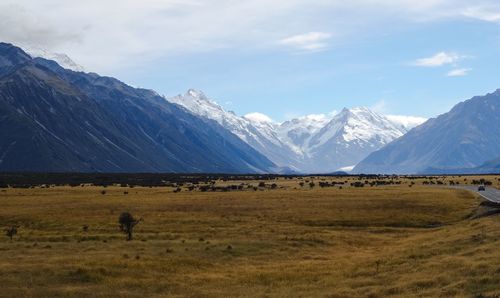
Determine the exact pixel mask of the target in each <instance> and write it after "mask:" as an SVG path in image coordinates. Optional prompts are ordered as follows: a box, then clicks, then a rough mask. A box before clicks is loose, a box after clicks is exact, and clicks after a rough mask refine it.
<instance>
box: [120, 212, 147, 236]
mask: <svg viewBox="0 0 500 298" xmlns="http://www.w3.org/2000/svg"><path fill="white" fill-rule="evenodd" d="M141 221H142V218H139V219H135V218H134V217H133V216H132V214H130V213H129V212H123V213H122V214H120V217H119V218H118V223H119V224H120V230H121V231H122V232H123V233H125V234H127V241H130V240H132V233H133V230H134V227H135V226H136V225H137V224H138V223H139V222H141Z"/></svg>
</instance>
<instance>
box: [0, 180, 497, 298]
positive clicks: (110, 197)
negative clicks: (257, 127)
mask: <svg viewBox="0 0 500 298" xmlns="http://www.w3.org/2000/svg"><path fill="white" fill-rule="evenodd" d="M481 179H484V180H483V181H486V182H487V184H488V186H487V187H496V188H499V187H500V178H499V177H498V176H460V177H458V176H447V177H440V176H436V177H431V176H429V177H413V178H412V177H397V176H393V177H382V176H380V177H357V176H345V177H321V176H311V177H260V178H259V179H257V180H255V179H252V178H251V177H245V179H240V178H238V177H233V178H231V179H229V178H227V177H225V178H223V179H218V178H211V179H209V180H207V181H203V179H202V180H199V179H198V180H196V181H198V182H196V183H195V184H193V183H191V182H189V181H188V180H182V182H180V181H179V182H175V183H174V184H170V185H169V186H162V187H141V186H133V185H116V184H114V185H113V183H112V182H109V185H108V184H106V185H103V186H92V185H90V184H83V185H74V186H73V187H70V186H64V185H59V186H55V185H50V184H44V185H39V186H35V187H34V188H30V186H27V185H25V186H23V187H22V188H20V187H16V188H12V187H10V188H3V189H2V190H1V191H0V201H1V202H0V203H1V204H2V208H1V209H0V226H2V227H8V226H12V225H17V226H19V228H18V234H17V235H15V236H14V237H13V239H12V241H11V240H9V238H8V237H6V236H3V237H2V238H1V241H0V251H1V252H2V255H3V256H4V257H3V258H1V260H0V271H1V272H2V275H0V283H1V284H2V293H1V295H2V296H3V297H19V296H44V297H47V296H57V297H73V296H99V297H102V296H116V295H119V296H122V297H143V296H197V297H199V296H204V297H220V296H238V297H249V296H268V297H283V296H301V295H306V296H331V297H359V296H370V297H388V296H389V297H391V296H392V297H401V296H415V295H424V296H480V295H485V296H486V295H490V296H494V295H495V294H498V293H500V288H499V287H498V285H499V284H500V280H499V279H498V278H499V276H500V275H499V274H498V273H499V272H498V268H499V267H500V263H499V260H500V255H499V251H498V249H497V248H498V245H499V244H500V242H499V241H500V232H499V231H500V226H499V224H500V222H499V221H498V215H493V216H477V214H478V212H480V209H481V206H480V205H481V202H482V200H481V198H480V197H479V196H478V195H477V194H475V193H474V192H469V191H467V190H464V189H452V188H448V187H444V186H445V185H450V181H453V184H456V183H457V182H460V183H461V184H463V185H476V183H481ZM101 181H106V180H104V179H101ZM192 181H195V180H192ZM431 181H432V183H431ZM167 183H170V182H167ZM311 183H312V184H313V186H311ZM490 183H491V185H490ZM360 184H363V186H362V187H361V186H360ZM372 184H373V186H370V185H372ZM193 185H194V186H196V187H195V188H193V189H191V186H193ZM205 185H206V186H209V188H208V189H207V190H205V191H203V190H202V188H203V186H205ZM233 185H235V186H240V185H244V187H242V188H241V189H239V188H238V187H236V188H233V187H231V186H233ZM249 186H251V187H249ZM212 187H213V188H212ZM179 188H180V191H179V190H178V189H179ZM226 188H227V190H226ZM124 211H128V212H130V213H131V214H133V216H135V217H136V218H142V219H143V220H142V221H141V222H139V224H138V225H137V226H136V228H135V229H134V233H133V240H132V241H126V237H125V234H123V233H121V232H120V230H119V228H118V217H119V215H120V214H121V213H122V212H124Z"/></svg>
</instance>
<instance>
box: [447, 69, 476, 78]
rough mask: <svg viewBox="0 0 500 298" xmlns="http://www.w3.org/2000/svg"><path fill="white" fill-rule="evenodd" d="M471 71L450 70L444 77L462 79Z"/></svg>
mask: <svg viewBox="0 0 500 298" xmlns="http://www.w3.org/2000/svg"><path fill="white" fill-rule="evenodd" d="M471 70H472V69H470V68H457V69H452V70H450V71H449V72H448V73H447V74H446V76H447V77H464V76H466V75H468V74H469V72H470V71H471Z"/></svg>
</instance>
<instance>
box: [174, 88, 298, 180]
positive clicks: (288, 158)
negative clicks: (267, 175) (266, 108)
mask: <svg viewBox="0 0 500 298" xmlns="http://www.w3.org/2000/svg"><path fill="white" fill-rule="evenodd" d="M167 100H168V101H170V102H171V103H175V104H178V105H180V106H183V107H184V108H186V109H187V110H189V111H190V112H192V113H194V114H196V115H198V116H202V117H205V118H206V119H208V120H213V121H216V122H218V123H219V124H220V125H222V126H223V127H225V128H226V129H228V130H229V131H231V132H232V133H233V134H235V135H236V136H238V137H239V138H240V139H242V140H243V141H245V142H246V143H247V144H249V145H250V146H252V147H253V148H254V149H256V150H257V151H259V152H261V153H262V154H263V155H264V156H266V157H267V158H269V159H270V160H271V161H273V162H274V163H275V164H277V165H278V166H280V167H289V168H291V169H292V170H295V171H297V170H299V168H298V167H297V165H298V163H299V161H298V156H297V153H296V152H295V151H294V150H293V148H291V147H290V146H289V145H288V144H286V143H285V142H283V141H282V140H281V139H280V138H279V136H278V133H277V128H278V126H279V124H276V123H273V122H269V121H263V120H262V119H258V118H257V117H255V116H256V115H253V116H254V117H252V115H248V116H247V118H245V117H240V116H238V115H236V114H235V113H233V112H231V111H226V110H225V109H224V108H223V107H221V106H220V105H218V104H217V103H215V102H214V101H212V100H210V99H209V98H207V97H206V96H205V94H203V92H201V91H199V90H193V89H191V90H188V91H187V92H186V94H184V95H177V96H175V97H171V98H168V99H167Z"/></svg>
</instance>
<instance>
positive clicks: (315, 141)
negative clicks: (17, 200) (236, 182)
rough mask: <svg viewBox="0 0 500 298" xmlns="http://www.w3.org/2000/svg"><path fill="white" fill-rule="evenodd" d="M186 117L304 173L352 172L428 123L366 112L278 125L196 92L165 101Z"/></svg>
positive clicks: (354, 110) (356, 110) (345, 111)
mask: <svg viewBox="0 0 500 298" xmlns="http://www.w3.org/2000/svg"><path fill="white" fill-rule="evenodd" d="M167 100H168V101H170V102H172V103H175V104H178V105H181V106H183V107H184V108H186V109H187V110H189V111H190V112H192V113H194V114H196V115H199V116H202V117H204V118H206V119H209V120H214V121H217V122H218V123H219V124H220V125H222V126H223V127H224V128H226V129H228V130H229V131H230V132H232V133H233V134H235V135H236V136H238V137H239V138H240V139H242V140H243V141H245V142H246V143H248V144H249V145H250V146H252V147H253V148H255V149H256V150H257V151H259V152H260V153H262V154H263V155H265V156H266V157H268V158H269V159H270V160H271V161H273V162H274V163H275V164H277V165H278V166H280V167H287V168H290V169H292V170H294V171H299V172H303V173H329V172H334V171H337V170H339V169H342V170H344V171H347V170H350V169H352V168H353V167H354V165H356V164H357V163H358V162H360V161H361V160H362V159H363V158H365V157H366V156H368V155H369V154H370V153H372V152H373V151H375V150H378V149H380V148H382V147H383V146H385V145H386V144H388V143H390V142H392V141H393V140H395V139H397V138H399V137H401V136H403V135H404V134H405V133H406V132H408V131H409V130H410V129H411V128H413V127H415V126H417V125H419V124H421V123H423V122H424V121H425V120H426V119H424V118H418V117H408V116H384V115H381V114H378V113H376V112H374V111H372V110H370V109H368V108H365V107H358V108H352V109H347V108H344V109H343V110H342V111H341V112H340V113H338V114H328V115H325V114H319V115H308V116H303V117H300V118H296V119H292V120H289V121H286V122H283V123H281V124H280V123H276V122H274V121H273V120H272V119H271V118H269V117H268V116H266V115H264V114H261V113H251V114H247V115H245V116H243V117H240V116H238V115H236V114H235V113H233V112H229V111H225V110H224V108H222V107H221V106H220V105H218V104H217V103H216V102H214V101H212V100H210V99H209V98H208V97H206V96H205V95H204V94H203V92H201V91H198V90H193V89H191V90H188V92H187V93H186V94H184V95H177V96H175V97H172V98H168V99H167Z"/></svg>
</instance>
